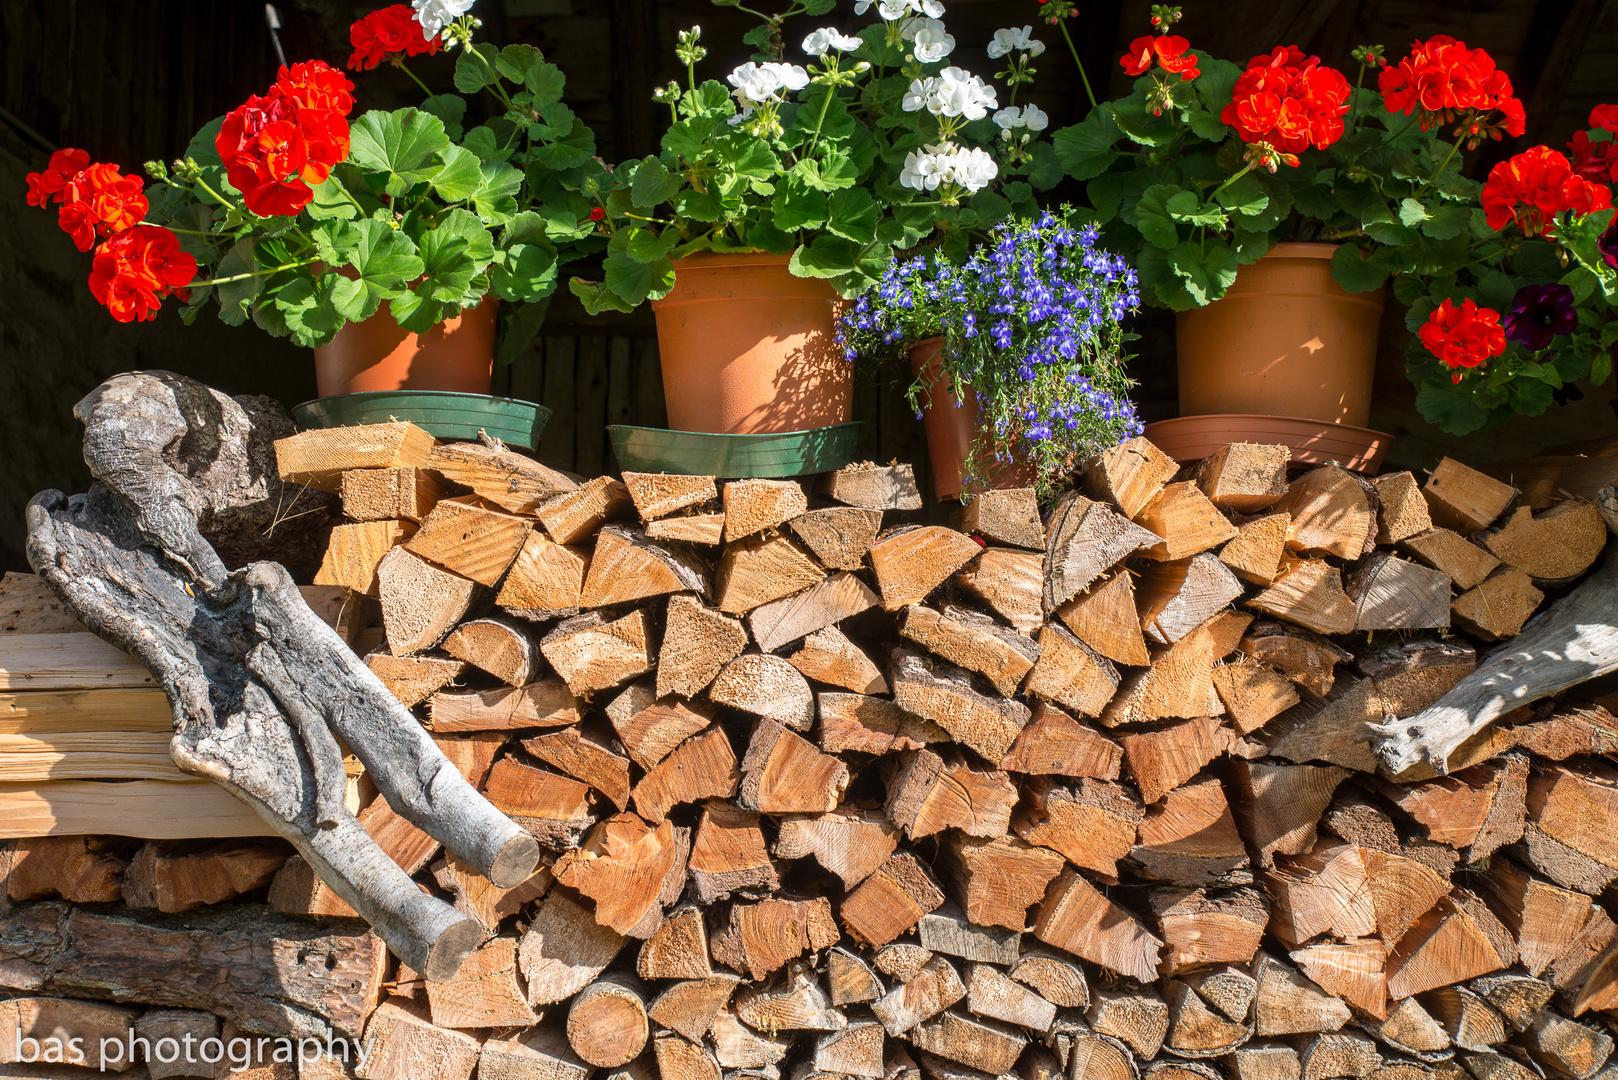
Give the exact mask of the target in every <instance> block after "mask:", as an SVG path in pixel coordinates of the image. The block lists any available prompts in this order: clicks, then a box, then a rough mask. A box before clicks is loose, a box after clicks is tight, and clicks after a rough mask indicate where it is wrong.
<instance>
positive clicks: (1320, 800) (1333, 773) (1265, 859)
mask: <svg viewBox="0 0 1618 1080" xmlns="http://www.w3.org/2000/svg"><path fill="white" fill-rule="evenodd" d="M1348 775H1349V770H1347V769H1344V768H1340V767H1338V766H1335V765H1269V764H1265V763H1263V762H1249V761H1232V762H1231V775H1230V786H1229V788H1228V792H1229V795H1230V804H1231V809H1232V810H1233V811H1234V812H1235V814H1236V822H1237V824H1238V825H1239V826H1241V830H1242V836H1243V837H1245V838H1246V840H1247V842H1248V845H1249V846H1250V847H1252V848H1253V849H1255V850H1256V852H1257V854H1258V863H1259V865H1260V866H1261V867H1269V866H1270V865H1271V864H1272V862H1273V860H1274V857H1275V856H1276V855H1277V854H1280V855H1301V854H1303V853H1304V852H1305V851H1308V850H1309V849H1310V848H1312V847H1314V845H1315V826H1316V824H1317V823H1318V822H1319V821H1320V816H1321V813H1322V812H1323V811H1324V810H1325V809H1326V806H1327V804H1329V803H1330V802H1331V797H1332V793H1333V792H1335V791H1336V790H1337V785H1338V784H1340V783H1342V782H1343V780H1345V779H1346V778H1347V777H1348Z"/></svg>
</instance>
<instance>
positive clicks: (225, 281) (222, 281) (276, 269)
mask: <svg viewBox="0 0 1618 1080" xmlns="http://www.w3.org/2000/svg"><path fill="white" fill-rule="evenodd" d="M319 261H320V260H319V259H305V260H303V261H302V262H291V263H285V264H283V265H281V266H273V267H271V268H270V269H268V270H252V271H249V272H248V273H245V274H232V275H231V276H230V277H222V278H212V279H210V280H208V281H193V282H191V283H190V284H189V285H187V286H186V288H188V289H201V288H205V287H206V286H209V285H229V284H230V283H231V282H233V281H246V280H247V279H248V278H256V277H268V276H270V275H271V274H279V273H280V272H281V271H283V270H296V269H297V268H298V267H300V266H313V265H314V264H315V263H317V262H319Z"/></svg>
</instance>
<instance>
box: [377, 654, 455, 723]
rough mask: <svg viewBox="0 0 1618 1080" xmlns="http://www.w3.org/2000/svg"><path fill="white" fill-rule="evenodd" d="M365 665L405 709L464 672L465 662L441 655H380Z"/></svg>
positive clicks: (425, 698)
mask: <svg viewBox="0 0 1618 1080" xmlns="http://www.w3.org/2000/svg"><path fill="white" fill-rule="evenodd" d="M365 666H366V667H368V668H370V669H371V674H372V675H375V676H376V677H377V678H378V679H379V680H381V683H382V685H383V686H385V687H386V688H387V690H388V692H389V693H391V694H392V695H393V696H394V697H396V698H398V699H399V704H401V705H403V706H404V707H405V708H407V709H408V708H411V707H413V706H416V705H420V704H421V703H422V702H423V701H426V700H427V699H428V698H430V697H432V696H433V694H434V693H436V692H437V691H439V690H441V689H443V688H444V687H446V686H448V685H449V684H450V683H452V682H454V681H455V680H456V679H459V678H460V677H461V676H462V675H463V674H465V672H466V662H465V661H464V660H451V659H449V658H447V657H442V656H390V655H388V654H387V653H381V652H374V653H372V654H371V655H370V656H367V657H366V658H365Z"/></svg>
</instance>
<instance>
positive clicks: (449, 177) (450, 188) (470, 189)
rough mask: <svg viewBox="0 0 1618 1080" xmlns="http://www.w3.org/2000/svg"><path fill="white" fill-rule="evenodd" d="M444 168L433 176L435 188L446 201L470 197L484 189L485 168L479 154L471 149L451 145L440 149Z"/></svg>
mask: <svg viewBox="0 0 1618 1080" xmlns="http://www.w3.org/2000/svg"><path fill="white" fill-rule="evenodd" d="M438 159H439V162H440V163H441V164H442V165H443V168H441V169H439V170H438V172H437V173H436V174H435V175H434V176H433V178H432V185H433V190H434V191H435V192H437V193H438V197H439V198H441V199H443V200H444V201H445V202H451V203H456V202H460V201H461V200H463V199H469V198H471V197H472V196H473V195H476V194H477V193H478V192H479V191H482V190H483V170H482V166H481V164H480V163H479V161H478V156H477V155H476V154H474V153H472V151H470V150H466V149H463V148H462V147H459V146H451V147H449V148H448V149H446V150H441V151H439V154H438Z"/></svg>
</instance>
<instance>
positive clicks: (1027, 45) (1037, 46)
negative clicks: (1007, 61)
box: [988, 26, 1045, 60]
mask: <svg viewBox="0 0 1618 1080" xmlns="http://www.w3.org/2000/svg"><path fill="white" fill-rule="evenodd" d="M1033 33H1034V28H1033V27H1032V26H1025V27H1023V28H1022V29H1021V30H1017V29H1011V28H1008V29H1005V30H996V31H995V32H994V40H993V41H991V42H989V50H988V52H989V58H990V59H991V60H998V59H1000V58H1001V57H1002V56H1005V55H1006V54H1007V53H1012V52H1025V53H1027V54H1028V55H1030V56H1038V55H1039V54H1040V53H1042V52H1044V51H1045V43H1044V42H1043V41H1036V40H1034V37H1033Z"/></svg>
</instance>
